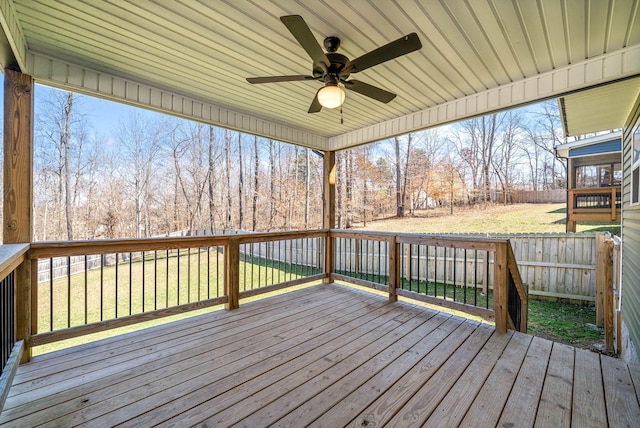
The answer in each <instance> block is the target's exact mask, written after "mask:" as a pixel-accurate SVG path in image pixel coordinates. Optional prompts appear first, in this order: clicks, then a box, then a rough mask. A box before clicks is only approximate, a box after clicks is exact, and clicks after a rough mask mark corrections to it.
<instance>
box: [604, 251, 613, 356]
mask: <svg viewBox="0 0 640 428" xmlns="http://www.w3.org/2000/svg"><path fill="white" fill-rule="evenodd" d="M604 247H605V248H604V251H605V254H606V262H605V266H606V269H605V272H604V283H605V289H604V347H605V349H606V350H607V351H613V350H614V347H613V335H614V329H613V323H614V319H613V317H614V313H615V307H614V303H613V302H614V301H613V240H612V239H607V240H606V241H605V242H604Z"/></svg>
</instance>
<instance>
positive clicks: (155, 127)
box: [118, 113, 163, 238]
mask: <svg viewBox="0 0 640 428" xmlns="http://www.w3.org/2000/svg"><path fill="white" fill-rule="evenodd" d="M162 133H163V128H162V124H161V123H156V124H153V123H151V122H150V121H149V120H146V119H145V118H144V117H143V116H142V115H140V114H137V113H136V114H134V115H132V116H130V117H129V118H128V119H127V120H126V121H125V122H123V123H122V124H121V125H120V129H119V131H118V142H119V147H120V148H121V149H122V153H123V155H124V156H123V162H124V163H125V164H126V165H124V168H123V170H122V171H121V174H122V175H123V178H124V181H125V182H126V183H127V184H128V185H129V190H128V192H129V194H130V195H132V197H133V202H134V212H135V221H134V225H135V232H134V233H135V236H136V237H138V238H139V237H141V236H142V235H143V232H144V236H148V233H149V230H147V228H145V223H146V221H145V219H144V218H143V214H144V212H145V211H144V210H145V206H146V205H147V204H149V203H150V202H151V193H152V176H153V173H154V170H155V165H156V160H157V157H158V154H159V151H160V147H161V138H162Z"/></svg>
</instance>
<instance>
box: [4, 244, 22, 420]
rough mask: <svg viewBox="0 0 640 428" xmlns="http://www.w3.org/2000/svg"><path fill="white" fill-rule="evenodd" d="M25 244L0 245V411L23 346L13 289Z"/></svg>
mask: <svg viewBox="0 0 640 428" xmlns="http://www.w3.org/2000/svg"><path fill="white" fill-rule="evenodd" d="M28 249H29V245H28V244H12V245H3V246H1V247H0V411H2V407H3V405H4V402H5V400H6V398H7V394H8V393H9V388H10V386H11V383H12V381H13V377H14V375H15V373H16V370H17V368H18V365H19V364H20V360H21V356H22V352H23V349H24V338H22V337H20V336H21V332H19V331H17V330H18V325H17V323H18V321H17V318H18V317H17V312H22V309H23V308H19V307H18V306H19V305H20V303H19V301H20V300H21V299H22V297H23V296H21V295H20V290H17V289H16V279H17V277H19V276H24V275H21V274H17V271H18V270H19V269H24V267H25V266H24V264H25V260H26V253H27V250H28Z"/></svg>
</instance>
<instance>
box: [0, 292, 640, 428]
mask: <svg viewBox="0 0 640 428" xmlns="http://www.w3.org/2000/svg"><path fill="white" fill-rule="evenodd" d="M639 387H640V372H639V371H637V370H636V369H635V368H633V367H629V366H627V364H625V363H624V362H622V361H620V360H617V359H614V358H610V357H607V356H601V355H598V354H595V353H591V352H589V351H585V350H581V349H575V348H573V347H570V346H567V345H563V344H558V343H552V342H550V341H547V340H544V339H540V338H536V337H532V336H529V335H526V334H522V333H517V332H513V331H509V332H508V333H507V334H502V335H500V334H497V333H495V331H494V327H493V326H489V325H485V324H480V323H478V322H475V321H471V320H467V319H464V318H459V317H456V316H451V315H448V314H444V313H439V312H435V311H432V310H429V309H425V308H423V307H419V306H415V305H411V304H408V303H403V302H398V303H388V302H387V300H386V299H385V298H382V297H379V296H377V295H374V294H370V293H366V292H361V291H357V290H353V289H351V288H347V287H343V286H339V285H319V286H314V287H310V288H307V289H304V290H299V291H294V292H290V293H287V294H283V295H280V296H278V297H273V298H269V299H264V300H261V301H258V302H253V303H246V304H243V305H241V307H240V309H238V310H235V311H232V312H226V311H220V312H213V313H210V314H206V315H200V316H197V317H192V318H189V319H185V320H182V321H177V322H173V323H170V324H165V325H163V326H157V327H153V328H149V329H146V330H141V331H138V332H134V333H129V334H126V335H122V336H118V337H114V338H110V339H105V340H101V341H98V342H94V343H91V344H86V345H82V346H78V347H74V348H70V349H66V350H61V351H57V352H53V353H51V354H46V355H42V356H38V357H35V358H33V360H32V361H31V362H30V363H28V364H24V365H22V366H20V367H19V369H18V373H17V375H16V377H15V380H14V383H13V387H12V388H11V391H10V395H9V398H8V399H7V402H6V405H5V408H4V410H3V412H2V414H1V415H0V425H2V426H36V425H39V424H45V425H46V426H65V427H66V426H75V425H77V424H86V425H87V426H99V427H106V426H114V425H118V424H122V425H123V426H135V427H141V426H151V425H156V424H161V425H163V426H172V425H173V426H180V427H183V426H192V425H200V426H229V425H238V426H249V427H257V426H266V425H276V426H296V427H297V426H306V425H311V426H326V427H337V426H343V425H350V426H378V427H380V426H385V425H389V426H420V425H425V426H458V425H461V426H473V427H479V426H496V425H499V426H518V427H521V426H533V425H534V424H535V425H537V426H549V427H559V426H570V425H573V426H580V427H583V426H607V425H610V426H633V425H635V424H636V423H637V421H639V420H640V406H639V404H638V398H637V395H636V390H637V389H638V388H639Z"/></svg>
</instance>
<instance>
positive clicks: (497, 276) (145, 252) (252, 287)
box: [15, 230, 526, 346]
mask: <svg viewBox="0 0 640 428" xmlns="http://www.w3.org/2000/svg"><path fill="white" fill-rule="evenodd" d="M28 254H29V259H30V260H31V263H30V267H31V281H30V283H29V284H26V286H27V287H30V289H29V290H28V291H29V294H30V296H31V298H30V301H31V316H30V319H29V322H30V323H31V336H30V341H29V343H30V344H31V345H33V346H36V345H42V344H46V343H50V342H54V341H59V340H63V339H68V338H72V337H77V336H82V335H86V334H90V333H94V332H98V331H103V330H107V329H112V328H116V327H121V326H125V325H129V324H133V323H138V322H143V321H147V320H152V319H156V318H159V317H163V316H167V315H174V314H178V313H182V312H186V311H191V310H195V309H200V308H205V307H210V306H213V305H222V304H224V305H225V307H226V308H227V309H234V308H237V307H238V306H239V301H240V299H242V298H247V297H250V296H255V295H258V294H262V293H268V292H272V291H276V290H279V289H281V288H285V287H291V286H294V285H298V284H303V283H309V282H313V281H318V280H324V281H325V282H332V281H334V280H343V281H346V282H350V283H354V284H359V285H364V286H368V287H373V288H375V289H377V290H382V291H384V292H387V293H388V294H389V298H390V300H392V301H395V300H397V298H398V296H402V297H403V298H407V299H412V300H417V301H423V302H427V303H435V304H438V305H441V306H445V307H450V308H454V309H459V310H462V311H465V312H469V313H473V314H479V315H481V316H484V317H486V318H490V319H495V323H496V328H497V330H498V331H506V330H507V328H515V329H519V330H524V329H526V290H525V289H524V286H523V284H522V282H521V280H520V278H519V274H518V272H517V265H516V263H515V259H514V258H513V253H512V251H511V248H510V243H509V241H508V240H504V239H484V238H469V237H463V238H461V237H436V236H428V235H409V234H393V233H371V232H352V231H340V230H330V231H329V230H315V231H300V232H285V233H256V234H238V235H226V236H198V237H176V238H156V239H137V240H136V239H125V240H104V241H73V242H40V243H33V244H31V249H30V250H29V253H28ZM71 258H74V260H71ZM43 260H44V261H46V263H43ZM78 260H79V262H78ZM72 261H73V263H71V262H72ZM65 263H66V264H65ZM72 264H75V267H74V268H73V269H72V268H71V267H70V266H71V265H72ZM78 265H79V266H78ZM38 266H48V269H50V270H53V269H58V272H57V273H56V274H55V275H53V274H52V272H49V273H48V274H42V275H41V274H40V273H42V272H38ZM65 266H67V267H65ZM65 269H66V272H65ZM24 285H25V284H23V286H24ZM516 295H517V296H516ZM15 323H19V321H15Z"/></svg>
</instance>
